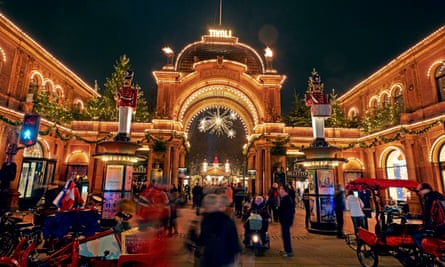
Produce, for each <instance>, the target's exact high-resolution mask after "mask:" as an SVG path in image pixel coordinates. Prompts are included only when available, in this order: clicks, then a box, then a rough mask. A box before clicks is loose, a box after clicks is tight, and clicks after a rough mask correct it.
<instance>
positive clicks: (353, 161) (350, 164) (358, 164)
mask: <svg viewBox="0 0 445 267" xmlns="http://www.w3.org/2000/svg"><path fill="white" fill-rule="evenodd" d="M347 160H348V161H347V163H344V164H343V170H344V171H348V170H364V169H365V164H364V163H363V161H361V160H360V159H359V158H355V157H350V158H347Z"/></svg>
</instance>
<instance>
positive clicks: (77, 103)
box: [73, 98, 85, 110]
mask: <svg viewBox="0 0 445 267" xmlns="http://www.w3.org/2000/svg"><path fill="white" fill-rule="evenodd" d="M73 106H79V110H83V109H84V108H85V104H84V103H83V101H82V99H80V98H76V99H74V100H73Z"/></svg>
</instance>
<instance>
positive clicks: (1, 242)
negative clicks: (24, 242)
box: [0, 232, 17, 257]
mask: <svg viewBox="0 0 445 267" xmlns="http://www.w3.org/2000/svg"><path fill="white" fill-rule="evenodd" d="M15 246H17V240H16V238H15V236H14V235H13V234H11V233H9V232H5V233H3V234H2V235H0V257H3V256H9V255H11V254H12V252H13V251H14V249H15Z"/></svg>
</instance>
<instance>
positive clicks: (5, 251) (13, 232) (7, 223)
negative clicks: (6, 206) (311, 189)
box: [0, 211, 42, 256]
mask: <svg viewBox="0 0 445 267" xmlns="http://www.w3.org/2000/svg"><path fill="white" fill-rule="evenodd" d="M30 212H33V211H30ZM30 212H20V213H18V214H16V215H14V213H12V212H5V213H4V214H3V215H2V216H1V217H0V232H1V233H2V234H1V235H0V256H9V255H11V254H12V252H13V251H14V248H15V247H16V246H17V244H19V242H20V240H22V239H24V238H27V239H28V240H36V241H37V243H38V244H40V242H41V241H42V236H41V234H42V230H41V227H40V226H37V225H34V224H33V223H29V222H24V221H23V218H24V216H26V215H28V214H29V213H30ZM17 216H20V217H17Z"/></svg>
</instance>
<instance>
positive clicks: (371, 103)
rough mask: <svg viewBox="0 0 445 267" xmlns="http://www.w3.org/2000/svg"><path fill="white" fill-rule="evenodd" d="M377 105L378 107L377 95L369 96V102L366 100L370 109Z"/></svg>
mask: <svg viewBox="0 0 445 267" xmlns="http://www.w3.org/2000/svg"><path fill="white" fill-rule="evenodd" d="M378 107H379V97H378V96H373V97H371V99H369V102H368V108H369V109H370V110H374V109H376V108H378Z"/></svg>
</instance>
